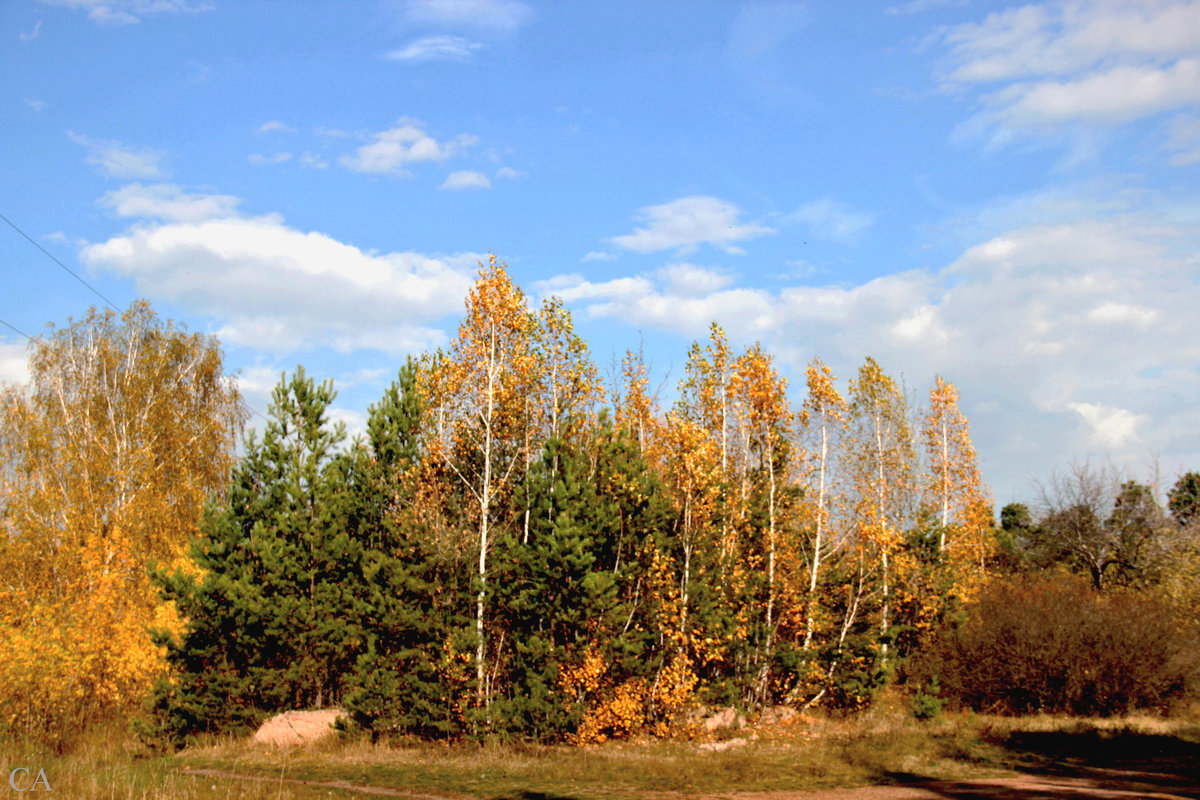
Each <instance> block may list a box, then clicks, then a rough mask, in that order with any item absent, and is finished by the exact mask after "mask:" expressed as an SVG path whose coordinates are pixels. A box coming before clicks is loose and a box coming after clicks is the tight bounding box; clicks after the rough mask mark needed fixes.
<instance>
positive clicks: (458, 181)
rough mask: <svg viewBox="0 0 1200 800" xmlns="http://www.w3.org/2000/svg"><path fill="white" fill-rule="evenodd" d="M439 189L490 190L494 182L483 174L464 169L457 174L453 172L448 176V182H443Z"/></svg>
mask: <svg viewBox="0 0 1200 800" xmlns="http://www.w3.org/2000/svg"><path fill="white" fill-rule="evenodd" d="M438 188H439V189H454V190H459V189H490V188H492V182H491V181H489V180H488V176H487V175H484V174H483V173H482V172H474V171H473V170H469V169H464V170H459V171H457V172H451V173H450V174H449V175H447V176H446V180H444V181H442V185H441V186H439V187H438Z"/></svg>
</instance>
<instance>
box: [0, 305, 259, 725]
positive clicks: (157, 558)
mask: <svg viewBox="0 0 1200 800" xmlns="http://www.w3.org/2000/svg"><path fill="white" fill-rule="evenodd" d="M29 368H30V375H31V382H30V384H29V386H27V387H10V388H7V389H5V390H4V391H3V393H2V394H0V443H2V444H3V468H2V469H0V709H3V710H2V711H0V726H3V727H7V728H9V729H15V730H24V731H26V732H31V733H41V734H43V735H46V736H49V737H51V738H57V739H61V738H62V737H64V736H65V735H67V734H68V733H69V732H70V731H72V730H78V729H79V728H81V727H83V726H86V724H88V723H89V722H92V721H96V720H100V719H104V718H106V717H109V716H112V715H114V714H124V713H127V712H129V711H130V710H132V709H134V708H136V706H137V704H138V703H139V702H140V700H141V699H142V697H143V696H144V694H145V692H146V691H147V689H148V688H149V686H150V683H151V681H152V679H153V678H154V677H155V676H156V675H157V674H158V672H159V671H160V670H161V668H162V665H161V654H160V652H159V649H158V648H156V647H155V646H154V645H153V643H152V642H151V639H150V636H149V634H148V632H147V626H150V625H155V626H160V627H169V626H171V625H173V624H174V618H173V612H172V610H171V609H170V608H167V607H164V606H163V605H162V604H161V603H160V602H159V601H158V596H157V593H156V592H155V591H154V590H153V588H152V586H151V584H150V581H149V576H148V572H147V567H148V566H149V565H152V564H156V563H157V564H161V565H164V566H167V565H178V564H180V563H182V561H183V556H184V553H185V550H186V546H187V543H188V541H189V540H190V539H191V538H192V537H193V536H194V534H195V532H196V530H197V524H198V520H199V516H200V511H201V507H202V505H203V503H204V501H205V500H206V499H207V498H208V497H210V496H212V495H214V494H218V493H220V492H222V491H224V489H225V487H226V485H227V483H228V479H229V470H230V468H231V466H232V464H233V457H234V446H235V441H236V437H237V435H238V431H239V430H240V428H241V425H242V423H243V422H244V413H243V411H242V410H241V405H240V399H239V396H238V392H237V390H236V388H235V386H234V384H233V382H232V381H231V380H230V379H229V378H228V377H227V376H226V375H225V374H224V373H223V368H222V359H221V350H220V347H219V345H218V344H217V341H216V339H215V338H213V337H211V336H204V335H201V334H188V333H187V332H186V331H184V330H182V329H180V328H177V327H175V326H174V325H173V324H172V323H171V322H163V321H162V320H160V319H159V318H158V317H157V316H155V314H154V312H153V311H152V310H151V309H150V306H149V305H148V304H146V303H144V302H137V303H134V304H133V305H132V306H131V307H130V308H129V309H128V310H127V311H126V312H124V313H123V314H121V315H120V316H118V315H117V314H116V313H114V312H110V311H106V312H98V311H96V310H95V309H92V310H91V311H90V312H89V313H88V315H87V317H85V318H84V319H82V320H80V321H78V322H74V323H72V324H70V325H69V326H67V327H66V328H63V329H60V330H55V331H52V332H51V333H50V334H48V335H47V336H46V337H44V338H40V339H38V340H35V342H34V344H33V345H32V348H31V355H30V359H29Z"/></svg>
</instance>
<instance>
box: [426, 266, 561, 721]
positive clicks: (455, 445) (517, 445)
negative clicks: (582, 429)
mask: <svg viewBox="0 0 1200 800" xmlns="http://www.w3.org/2000/svg"><path fill="white" fill-rule="evenodd" d="M466 309H467V313H466V317H465V318H464V319H463V321H462V323H461V324H460V325H459V328H458V335H457V336H456V337H455V339H454V341H452V342H451V343H450V348H449V351H448V352H446V353H440V352H439V353H437V354H435V355H433V356H432V357H429V358H426V359H425V360H424V361H423V363H422V369H421V375H420V385H421V390H422V396H423V397H424V398H425V400H426V402H427V403H428V408H429V409H430V411H429V413H430V415H431V416H432V417H433V419H434V424H435V425H436V435H435V436H433V437H432V441H431V442H430V447H429V453H430V457H431V458H432V459H433V460H435V461H438V462H440V463H441V464H442V465H443V466H444V467H445V469H446V470H447V472H449V473H450V474H453V475H454V476H455V479H457V480H458V481H460V482H461V485H462V487H463V488H464V489H465V490H466V491H467V492H469V494H470V495H471V497H472V498H473V500H474V501H475V504H474V508H473V511H475V512H476V516H475V522H476V523H477V525H478V528H477V536H478V538H477V548H476V550H475V554H476V555H477V556H478V571H477V573H476V574H477V576H478V579H479V591H478V593H477V595H476V602H475V635H476V645H477V646H476V653H475V667H476V683H477V686H476V701H477V703H478V704H479V705H486V704H487V703H489V702H490V697H491V691H490V690H489V687H488V685H487V680H488V678H489V673H488V671H487V666H486V665H487V651H488V640H487V633H488V632H487V629H486V628H487V626H486V622H485V617H486V615H485V601H486V598H487V577H488V571H487V554H488V549H489V547H490V546H491V541H492V538H493V531H492V530H491V523H492V520H493V518H494V517H495V516H496V510H497V509H499V508H501V507H502V505H503V504H504V503H505V502H506V501H507V500H508V497H509V494H510V493H511V487H512V479H513V477H514V469H515V468H516V467H517V465H518V464H528V463H529V456H528V452H529V450H530V449H540V447H541V444H542V443H541V441H540V440H534V439H533V437H531V436H530V435H529V432H530V428H531V421H530V418H529V414H530V408H531V406H530V404H529V403H528V402H527V398H528V397H529V396H531V395H532V394H533V393H534V392H535V391H536V388H537V386H538V383H539V379H538V375H537V367H538V359H537V354H536V350H535V340H534V335H535V332H536V321H535V319H534V317H533V315H531V314H530V313H529V310H528V307H527V305H526V302H525V296H524V294H522V292H521V290H520V289H519V288H518V287H517V286H516V285H515V284H513V282H512V280H511V279H510V278H509V276H508V273H507V271H506V269H505V266H504V264H502V263H501V262H499V261H498V260H497V259H496V257H495V256H492V257H491V258H490V259H489V261H488V265H487V266H486V267H484V266H483V265H480V269H479V279H478V280H477V281H476V282H475V285H474V286H473V287H472V288H471V291H470V293H468V295H467V298H466Z"/></svg>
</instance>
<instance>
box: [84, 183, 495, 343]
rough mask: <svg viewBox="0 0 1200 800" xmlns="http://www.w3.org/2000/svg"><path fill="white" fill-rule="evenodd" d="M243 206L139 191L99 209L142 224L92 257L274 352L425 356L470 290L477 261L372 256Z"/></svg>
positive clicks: (169, 190) (237, 339)
mask: <svg viewBox="0 0 1200 800" xmlns="http://www.w3.org/2000/svg"><path fill="white" fill-rule="evenodd" d="M237 202H238V201H237V199H236V198H231V197H228V196H223V195H199V194H190V193H187V192H184V191H182V190H180V189H179V188H178V187H172V186H150V187H145V186H136V187H125V189H123V190H121V191H119V192H114V193H110V194H108V195H105V197H104V198H102V200H101V203H102V205H105V206H106V207H109V208H112V209H113V210H115V211H116V212H117V213H118V214H121V215H124V216H136V217H138V218H140V219H141V220H142V222H140V223H138V224H136V225H134V226H133V227H132V228H130V229H129V230H128V231H126V232H125V233H123V234H121V235H118V236H114V237H112V238H111V239H109V240H107V241H104V242H98V243H93V244H87V245H85V246H84V247H83V248H82V250H81V254H80V257H81V260H82V261H83V262H84V263H85V264H87V265H88V266H89V267H90V268H92V269H96V270H103V271H106V272H109V273H112V274H114V275H118V276H121V277H125V278H129V279H132V280H133V282H134V285H135V287H136V288H137V291H138V292H139V293H141V294H144V295H147V296H151V297H156V298H162V299H164V300H168V301H171V302H173V303H177V304H179V305H181V306H183V307H186V308H189V309H191V310H192V311H194V312H195V313H198V314H204V315H209V316H212V317H214V318H216V319H218V320H220V321H222V323H223V324H222V325H221V327H220V330H219V331H218V333H219V335H220V336H221V338H222V340H223V341H226V342H228V343H231V344H236V345H244V346H247V347H253V348H257V349H261V350H265V351H273V352H291V351H295V350H301V349H305V348H309V347H314V346H328V347H332V348H334V349H335V350H338V351H342V352H349V351H352V350H357V349H362V348H365V349H373V350H380V351H384V352H387V353H406V352H416V351H421V350H424V349H426V348H428V347H430V346H433V345H436V344H438V343H440V342H441V341H443V340H444V337H445V334H444V333H443V332H442V331H441V330H440V328H438V327H436V323H437V321H438V320H439V319H440V318H441V317H442V316H443V315H445V314H449V313H451V312H453V311H456V310H457V309H458V308H459V307H460V306H461V303H462V298H463V297H464V296H465V295H466V292H467V290H468V289H469V288H470V285H471V282H472V277H473V272H474V269H473V268H474V266H475V264H476V262H477V261H478V260H479V256H478V255H477V254H470V253H467V254H459V255H455V256H427V255H424V254H421V253H415V252H394V253H385V254H379V253H370V252H364V251H362V250H360V249H359V248H357V247H355V246H353V245H350V244H346V243H344V242H340V241H338V240H337V239H335V238H333V237H331V236H329V235H327V234H324V233H320V232H317V231H308V232H305V231H301V230H297V229H295V228H292V227H290V226H288V225H287V224H286V223H285V222H284V220H283V219H282V218H281V217H279V216H277V215H267V216H260V217H247V216H243V215H239V214H237V213H236V212H235V207H236V205H237Z"/></svg>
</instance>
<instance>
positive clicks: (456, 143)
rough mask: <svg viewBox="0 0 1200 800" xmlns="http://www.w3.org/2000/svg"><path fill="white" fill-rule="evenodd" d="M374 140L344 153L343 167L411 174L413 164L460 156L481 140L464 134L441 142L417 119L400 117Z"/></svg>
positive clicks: (384, 172) (386, 173) (374, 173)
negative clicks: (409, 169)
mask: <svg viewBox="0 0 1200 800" xmlns="http://www.w3.org/2000/svg"><path fill="white" fill-rule="evenodd" d="M371 138H372V141H371V142H370V143H368V144H364V145H363V146H362V147H359V148H358V149H357V150H355V151H354V154H353V155H347V156H343V157H342V158H341V160H340V163H341V164H342V166H344V167H346V168H347V169H350V170H353V171H354V172H364V173H367V174H371V175H393V176H397V177H408V176H409V174H410V173H409V172H408V171H407V170H406V169H405V167H407V166H408V165H410V164H419V163H423V162H429V161H445V160H447V159H449V158H452V157H454V156H457V155H460V154H461V153H463V152H464V151H465V150H467V149H468V148H470V147H472V146H473V145H475V144H477V143H478V142H479V140H478V139H477V138H476V137H474V136H470V135H467V134H462V135H460V136H458V137H456V138H455V139H454V140H452V141H448V142H439V141H437V140H436V139H434V138H433V137H432V136H430V135H429V134H428V133H426V132H425V131H424V130H422V128H421V126H420V123H418V122H416V121H415V120H408V119H401V120H400V121H399V123H397V125H396V126H395V127H392V128H388V129H387V130H385V131H380V132H379V133H376V134H373V135H372V137H371Z"/></svg>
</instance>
